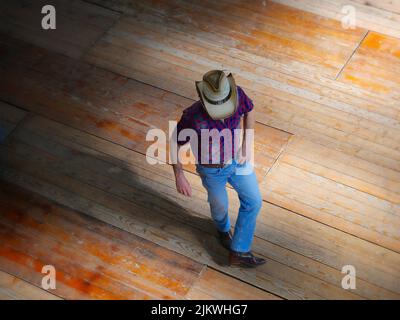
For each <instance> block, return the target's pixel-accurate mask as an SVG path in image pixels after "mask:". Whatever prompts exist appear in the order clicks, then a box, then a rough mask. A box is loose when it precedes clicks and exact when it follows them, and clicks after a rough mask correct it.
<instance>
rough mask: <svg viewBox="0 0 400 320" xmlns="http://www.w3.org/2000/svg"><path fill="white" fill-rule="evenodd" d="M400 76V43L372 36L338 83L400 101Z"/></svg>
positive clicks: (399, 40) (366, 40) (349, 63)
mask: <svg viewBox="0 0 400 320" xmlns="http://www.w3.org/2000/svg"><path fill="white" fill-rule="evenodd" d="M399 72H400V39H396V38H393V37H389V36H385V35H382V34H378V33H376V32H370V33H369V34H368V35H367V37H366V38H365V39H364V41H363V42H362V43H361V45H360V47H359V48H358V49H357V51H356V52H355V54H354V55H353V56H352V58H351V59H350V61H349V62H348V64H347V65H346V67H345V68H344V70H343V72H342V73H341V74H340V76H339V78H338V79H339V80H340V81H343V82H346V83H351V84H352V85H355V86H358V87H363V88H366V89H368V90H370V91H376V92H381V93H385V94H387V95H391V96H392V97H393V99H396V100H397V101H399V99H400V93H399V87H400V80H399V77H398V73H399Z"/></svg>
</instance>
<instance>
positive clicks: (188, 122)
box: [177, 86, 253, 164]
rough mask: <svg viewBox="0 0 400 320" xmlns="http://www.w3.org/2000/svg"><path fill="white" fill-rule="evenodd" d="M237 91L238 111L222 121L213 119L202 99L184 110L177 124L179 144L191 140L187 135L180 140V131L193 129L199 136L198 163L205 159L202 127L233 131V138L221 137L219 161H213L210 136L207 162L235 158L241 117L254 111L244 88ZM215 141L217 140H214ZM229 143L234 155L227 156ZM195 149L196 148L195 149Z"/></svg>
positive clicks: (224, 161)
mask: <svg viewBox="0 0 400 320" xmlns="http://www.w3.org/2000/svg"><path fill="white" fill-rule="evenodd" d="M237 92H238V108H237V110H236V112H235V113H234V114H233V115H232V116H230V117H229V118H227V119H225V120H223V121H221V120H213V119H212V118H211V117H210V116H209V115H208V114H207V112H206V111H205V110H204V108H203V106H202V103H201V101H197V102H195V103H194V104H192V105H191V106H190V107H189V108H186V109H185V110H184V111H183V114H182V117H181V119H180V120H179V122H178V125H177V134H178V144H179V145H184V144H186V143H187V142H189V140H190V141H191V139H190V137H186V139H184V140H183V141H180V140H181V139H179V133H180V132H181V131H182V130H183V129H193V130H194V131H195V132H196V134H197V137H198V145H197V155H196V154H195V155H196V156H197V159H196V160H197V163H203V164H204V161H201V159H202V157H201V153H202V143H201V130H202V129H209V130H212V129H217V130H218V132H221V131H222V130H224V129H228V130H229V131H230V132H231V139H229V138H228V139H227V141H225V138H220V144H219V155H220V157H219V159H217V161H212V159H213V152H214V151H213V143H212V142H213V141H212V139H211V138H209V141H208V144H207V143H206V144H205V145H208V153H209V154H208V159H207V160H206V162H205V163H226V162H228V161H229V160H231V159H232V158H235V143H238V141H237V139H235V138H234V137H235V136H234V130H235V129H239V128H240V119H241V117H242V116H243V115H244V114H246V113H248V112H250V111H252V110H253V102H252V101H251V99H250V98H249V97H248V96H247V95H246V93H245V92H244V91H243V89H242V88H240V87H239V86H237ZM214 142H215V141H214ZM225 143H229V144H231V146H232V155H231V157H230V156H227V157H225V155H224V144H225ZM191 146H192V150H193V148H194V145H193V144H192V145H191ZM193 151H194V150H193ZM203 152H207V150H204V148H203Z"/></svg>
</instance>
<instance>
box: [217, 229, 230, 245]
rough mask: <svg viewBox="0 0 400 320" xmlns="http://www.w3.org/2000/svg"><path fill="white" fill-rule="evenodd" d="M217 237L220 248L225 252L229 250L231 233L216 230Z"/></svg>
mask: <svg viewBox="0 0 400 320" xmlns="http://www.w3.org/2000/svg"><path fill="white" fill-rule="evenodd" d="M218 235H219V241H220V242H221V244H222V246H223V247H224V248H225V249H227V250H231V243H232V232H231V231H228V232H222V231H219V230H218Z"/></svg>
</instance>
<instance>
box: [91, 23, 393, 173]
mask: <svg viewBox="0 0 400 320" xmlns="http://www.w3.org/2000/svg"><path fill="white" fill-rule="evenodd" d="M130 25H131V26H130ZM134 25H137V22H136V21H133V19H132V18H129V17H128V18H125V19H123V20H121V21H120V23H118V24H117V25H116V26H115V27H114V28H113V29H112V30H111V31H110V33H109V35H108V36H107V37H105V38H103V40H102V41H99V42H98V44H97V46H96V47H95V48H94V49H93V50H92V51H91V52H90V58H89V60H90V61H91V62H94V63H96V64H100V65H102V66H103V67H105V68H111V69H113V70H115V71H116V72H122V73H124V74H125V75H129V76H131V77H135V78H139V79H141V80H142V81H148V79H158V80H155V81H158V82H157V83H155V82H152V83H153V84H154V85H157V86H158V85H161V86H162V87H163V88H164V89H166V90H174V92H177V93H179V94H181V95H184V96H189V97H192V96H193V95H195V91H194V90H193V88H191V85H190V81H188V80H187V78H188V77H191V81H193V80H194V79H196V78H195V77H196V76H197V78H199V77H201V70H203V71H204V70H205V69H206V68H207V69H208V68H212V67H218V66H217V65H216V63H215V62H212V61H217V60H218V64H219V63H220V62H219V61H223V59H222V56H221V55H219V54H216V53H213V52H211V53H210V50H205V49H203V48H201V47H199V46H198V45H195V44H193V45H188V44H185V46H183V45H182V43H180V42H179V41H180V40H178V39H176V40H175V39H172V38H171V33H169V32H168V33H166V34H165V35H164V36H161V34H160V33H163V32H164V31H162V29H159V33H158V34H157V33H156V32H155V31H153V30H151V31H150V32H149V31H145V32H143V31H137V30H143V28H139V27H133V26H134ZM146 28H147V26H146ZM135 33H139V35H138V36H137V37H136V36H135ZM146 38H148V39H146ZM137 41H139V42H141V44H140V45H139V48H141V47H142V46H143V45H144V43H145V45H146V46H152V49H153V51H152V53H150V52H151V50H150V51H149V50H148V49H146V50H147V51H146V52H145V54H144V53H140V52H139V53H138V52H137V51H136V48H137V44H136V42H137ZM160 42H165V43H166V44H163V45H162V46H160V45H158V47H157V44H159V43H160ZM192 47H193V48H192ZM120 48H125V49H124V53H123V54H122V53H118V52H119V51H120V50H122V49H120ZM126 48H133V51H132V52H131V53H130V52H129V51H128V49H126ZM181 48H182V49H181ZM183 48H184V49H183ZM141 50H142V49H141ZM178 50H179V51H178ZM181 50H184V53H183V52H182V53H180V51H181ZM189 50H190V52H189V53H188V51H189ZM196 52H197V53H196ZM199 52H201V55H199ZM203 52H204V54H203ZM149 54H151V56H150V55H149ZM178 54H179V57H177V55H178ZM204 55H212V59H211V56H210V59H204ZM116 56H118V62H115V63H114V64H113V63H112V61H113V60H114V61H115V59H116V58H114V57H116ZM164 56H165V57H164ZM128 57H129V58H128ZM183 57H185V58H183ZM160 58H161V59H162V60H160ZM178 58H179V59H178ZM189 58H190V60H189ZM165 59H168V60H165ZM172 59H178V61H179V63H178V61H174V60H172ZM170 60H172V61H173V63H171V62H169V61H170ZM167 61H168V62H167ZM192 61H196V62H195V63H194V62H192ZM230 61H232V60H230ZM103 62H104V63H103ZM199 63H202V64H206V66H204V65H203V67H202V68H200V66H199V67H197V65H198V64H199ZM213 64H214V65H213ZM241 64H243V63H241ZM115 66H117V67H116V68H114V67H115ZM122 66H123V67H122ZM147 66H149V67H147ZM155 66H156V67H155ZM223 67H224V68H227V69H230V70H232V71H234V72H235V71H236V76H237V81H238V83H240V84H241V85H242V86H243V87H244V88H245V89H246V91H247V92H248V93H249V94H250V96H251V97H252V98H253V100H254V102H255V103H256V105H257V109H256V110H258V112H257V117H258V120H259V121H260V122H263V123H265V124H269V125H271V126H274V127H279V128H281V129H283V130H285V131H288V132H293V133H296V134H300V135H307V136H308V137H309V138H310V139H313V140H314V141H318V142H319V143H322V144H329V145H331V146H332V147H334V148H339V149H340V150H341V151H345V152H347V153H353V154H354V152H355V151H356V150H357V151H358V150H359V149H360V148H361V149H363V150H366V151H363V152H359V155H360V156H362V157H363V158H364V159H367V160H369V161H371V162H374V163H379V164H380V165H384V166H386V167H389V168H394V167H396V163H397V159H399V157H400V155H399V154H397V153H398V152H397V148H398V141H395V140H393V139H392V138H390V137H389V136H386V135H385V133H384V132H385V130H387V128H388V126H389V127H391V128H392V129H393V130H394V132H397V131H398V128H395V127H398V125H397V122H396V120H394V119H393V118H395V117H396V115H397V111H394V109H393V112H391V117H390V118H389V117H386V116H381V115H378V114H377V113H375V111H372V110H371V111H370V110H368V111H366V110H362V109H361V108H359V106H360V107H361V106H363V107H362V108H365V107H366V106H369V105H370V104H366V103H365V101H364V102H363V103H360V104H358V102H357V107H355V106H353V105H352V104H353V103H354V102H355V101H356V100H355V99H352V100H348V101H346V103H343V102H342V101H337V100H336V98H334V95H335V94H336V96H337V92H334V91H332V90H325V91H324V94H325V92H327V93H328V91H330V93H329V95H332V98H328V97H327V96H325V95H324V94H322V95H321V91H319V92H318V93H317V92H310V89H309V88H307V86H308V87H309V84H308V85H306V84H305V83H304V84H301V87H298V86H299V83H298V80H295V79H290V80H289V79H287V80H285V81H284V82H285V83H282V82H281V81H283V77H285V76H284V75H280V81H277V80H275V79H268V78H266V77H265V76H261V68H260V67H258V68H257V69H255V72H256V73H257V72H259V73H260V76H259V77H255V76H254V73H250V72H248V71H247V70H246V69H245V68H250V67H251V66H249V65H248V64H246V66H244V65H243V68H240V69H238V68H237V67H232V66H231V65H226V64H225V65H223ZM157 68H158V70H156V69H157ZM193 68H195V69H196V70H192V69H193ZM253 69H254V68H252V70H253ZM257 70H258V71H257ZM170 72H173V73H174V75H175V76H174V78H172V79H170V78H169V79H168V81H167V78H166V77H165V78H164V79H162V77H164V76H163V75H168V74H169V73H170ZM179 74H181V75H182V78H181V82H179V81H178V79H176V80H175V78H176V75H179ZM263 74H264V75H265V74H268V75H270V74H271V73H270V72H269V71H268V70H265V71H264V72H263ZM143 75H145V76H144V77H145V78H142V76H143ZM276 77H277V79H278V78H279V75H276ZM286 81H287V82H289V83H287V82H286ZM163 83H164V84H165V85H163ZM180 84H182V85H180ZM266 84H267V85H266ZM291 86H292V87H291ZM303 86H304V87H303ZM313 90H314V89H313ZM315 90H317V87H315ZM319 90H321V88H320V89H319ZM339 96H340V95H339ZM314 98H315V100H314ZM310 100H314V101H310ZM267 102H268V103H267ZM321 102H322V103H323V104H321ZM360 102H361V101H360ZM389 105H390V104H389ZM338 108H341V110H339V111H338ZM389 108H390V107H389ZM334 109H336V110H334ZM374 109H376V106H375V107H374ZM380 109H381V110H382V108H380ZM349 113H351V115H350V114H349ZM366 118H367V119H368V120H366ZM377 122H379V123H380V124H377ZM367 123H369V124H367ZM383 123H385V125H383ZM392 129H390V130H392ZM350 133H351V135H352V139H348V134H350ZM396 134H397V133H396ZM378 141H379V142H378ZM377 142H378V143H377ZM391 158H393V160H395V161H392V160H391Z"/></svg>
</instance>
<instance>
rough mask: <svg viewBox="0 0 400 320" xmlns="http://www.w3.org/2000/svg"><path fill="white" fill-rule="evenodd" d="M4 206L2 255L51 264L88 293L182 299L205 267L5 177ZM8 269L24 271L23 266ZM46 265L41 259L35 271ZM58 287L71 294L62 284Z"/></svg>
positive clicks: (69, 283)
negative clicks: (46, 198)
mask: <svg viewBox="0 0 400 320" xmlns="http://www.w3.org/2000/svg"><path fill="white" fill-rule="evenodd" d="M0 207H1V208H2V209H1V210H2V212H3V214H2V217H1V222H0V225H1V227H0V229H1V232H0V233H1V235H0V237H1V238H2V243H3V244H4V246H5V248H4V249H3V250H2V255H1V258H2V260H1V261H2V262H3V261H4V260H10V261H12V262H19V263H20V264H23V263H24V260H21V259H17V258H16V256H15V255H12V252H14V253H15V254H16V255H17V257H18V256H21V255H28V256H30V257H32V258H34V259H37V260H39V261H43V262H46V264H51V265H53V266H54V267H55V268H56V271H57V280H58V282H61V283H62V284H63V285H66V286H69V287H71V288H73V289H76V290H78V291H81V292H83V293H84V294H86V295H87V297H91V298H114V299H115V298H118V297H119V298H125V299H132V298H134V299H138V298H139V299H143V298H144V299H146V298H157V299H160V298H162V299H168V298H169V299H171V298H174V299H176V298H179V297H183V296H184V295H186V293H187V292H188V290H189V288H190V286H191V284H192V283H193V281H194V279H195V278H196V277H197V276H198V275H199V273H200V271H201V269H202V266H201V265H199V264H197V263H194V262H193V261H191V260H189V259H187V258H185V257H182V256H180V255H178V254H175V253H172V252H170V251H168V250H165V249H162V248H160V247H158V246H156V245H154V244H151V243H149V242H148V241H145V240H143V239H140V238H138V237H135V236H133V235H130V234H129V235H128V234H126V233H125V234H124V232H122V231H119V230H117V229H115V228H112V227H110V226H107V225H105V224H102V223H100V222H98V221H96V220H94V219H90V218H88V217H85V216H84V215H82V214H78V213H76V212H73V211H71V210H67V209H65V208H62V207H59V206H56V205H55V204H54V203H51V202H48V201H47V200H45V199H43V198H42V197H39V196H36V195H32V194H27V193H26V191H22V190H21V189H20V188H16V187H13V186H12V185H9V184H5V183H2V186H1V195H0ZM107 228H108V229H111V230H107ZM10 231H12V233H10ZM1 265H2V268H6V267H7V265H5V264H3V263H2V264H1ZM27 266H29V265H27ZM7 271H8V272H16V273H18V268H17V269H13V270H7ZM40 271H41V268H39V266H38V265H37V264H36V265H35V269H34V270H31V273H35V272H38V273H39V274H40ZM71 277H72V278H73V280H72V279H71ZM31 278H32V276H31ZM27 280H31V279H27ZM39 284H40V283H39ZM92 287H93V290H91V289H92ZM54 292H56V293H57V294H58V295H60V296H63V297H66V298H68V295H66V293H65V292H64V291H63V290H62V287H61V289H60V290H59V291H57V290H55V291H54ZM106 292H108V293H106Z"/></svg>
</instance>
